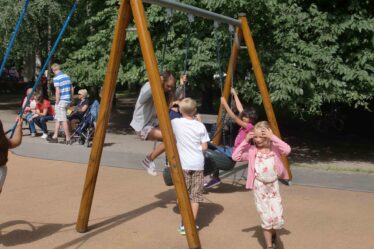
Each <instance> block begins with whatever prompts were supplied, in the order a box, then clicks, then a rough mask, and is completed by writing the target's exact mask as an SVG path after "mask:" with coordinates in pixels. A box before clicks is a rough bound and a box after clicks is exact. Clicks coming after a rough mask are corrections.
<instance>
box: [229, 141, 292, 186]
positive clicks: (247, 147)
mask: <svg viewBox="0 0 374 249" xmlns="http://www.w3.org/2000/svg"><path fill="white" fill-rule="evenodd" d="M271 150H272V151H273V152H274V155H275V168H276V170H277V174H278V178H280V179H285V180H288V179H289V175H288V172H287V170H286V168H285V167H284V165H283V162H282V160H281V155H288V154H289V153H290V152H291V147H290V146H289V145H288V144H287V143H285V142H283V141H282V140H281V139H279V138H278V137H277V136H275V135H273V136H272V137H271ZM256 153H257V148H256V146H254V145H251V144H249V143H248V142H247V141H246V140H244V141H243V142H242V143H241V144H240V145H239V146H238V147H237V148H236V149H235V150H234V151H233V153H232V159H233V160H234V161H248V176H247V184H246V188H247V189H252V188H253V183H254V180H255V158H256Z"/></svg>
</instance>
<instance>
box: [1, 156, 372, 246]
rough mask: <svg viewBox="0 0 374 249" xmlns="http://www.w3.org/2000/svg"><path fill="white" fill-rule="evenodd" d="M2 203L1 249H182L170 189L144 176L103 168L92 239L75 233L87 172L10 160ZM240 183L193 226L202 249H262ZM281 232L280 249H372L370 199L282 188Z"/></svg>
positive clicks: (215, 194) (213, 199) (211, 200)
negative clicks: (283, 210) (284, 221)
mask: <svg viewBox="0 0 374 249" xmlns="http://www.w3.org/2000/svg"><path fill="white" fill-rule="evenodd" d="M8 167H9V170H8V177H7V180H6V183H5V186H4V189H3V193H2V194H1V195H0V200H1V201H0V247H1V248H8V247H9V248H59V249H62V248H90V249H92V248H129V249H130V248H131V249H132V248H142V249H148V248H149V249H151V248H152V249H155V248H159V249H171V248H173V249H174V248H175V249H177V248H178V249H180V248H188V246H187V241H186V238H185V237H184V236H180V235H179V234H178V232H177V227H178V224H179V221H180V216H179V214H178V209H177V207H176V202H175V194H174V190H173V188H169V187H166V186H165V185H164V184H163V180H162V178H161V176H157V177H151V176H148V175H147V174H146V173H145V172H144V171H141V170H133V169H123V168H113V167H101V168H100V172H99V178H98V182H97V186H96V192H95V197H94V202H93V207H92V211H91V217H90V227H89V228H90V231H89V232H88V233H85V234H80V233H77V232H75V221H76V218H77V213H78V208H79V203H80V198H81V193H82V187H83V181H84V177H85V172H86V165H84V164H77V163H67V162H63V161H52V160H42V159H35V158H27V157H21V156H15V155H13V154H11V155H10V161H9V163H8ZM243 184H244V182H243V180H241V181H239V182H233V181H232V180H226V181H225V182H224V183H222V184H221V185H220V186H219V188H217V189H213V190H211V191H209V193H207V194H206V195H205V200H204V203H203V204H202V205H201V209H200V214H199V218H198V222H197V223H198V224H199V225H200V231H199V235H200V240H201V244H202V247H203V248H214V249H220V248H222V249H231V248H232V249H244V248H246V249H247V248H263V247H264V244H263V239H262V233H261V229H260V227H259V217H258V215H257V213H256V210H255V207H254V203H253V198H252V193H250V192H248V191H246V190H244V187H243ZM281 193H282V196H283V204H284V208H285V220H286V225H285V227H284V229H283V230H281V231H280V232H279V234H280V243H279V245H278V248H290V249H309V248H310V249H312V248H322V249H329V248H339V249H344V248H347V249H355V248H374V241H373V238H372V236H373V231H374V222H373V221H374V212H373V207H374V194H373V193H360V192H350V191H341V190H331V189H322V188H309V187H301V186H292V187H286V186H282V187H281Z"/></svg>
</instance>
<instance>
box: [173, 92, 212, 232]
mask: <svg viewBox="0 0 374 249" xmlns="http://www.w3.org/2000/svg"><path fill="white" fill-rule="evenodd" d="M179 111H180V113H181V114H182V118H175V119H173V120H172V121H171V125H172V127H173V132H174V135H175V139H176V142H177V149H178V153H179V157H180V161H181V165H182V169H183V174H184V179H185V181H186V187H187V190H188V193H189V196H190V200H191V208H192V213H193V216H194V218H195V220H196V217H197V213H198V210H199V203H200V202H202V201H203V188H204V154H203V153H204V151H206V150H207V149H208V142H209V140H210V139H209V136H208V132H207V130H206V128H205V126H204V124H203V123H201V122H200V121H198V120H196V101H195V100H193V99H191V98H185V99H182V100H181V101H180V103H179ZM178 231H179V233H180V234H181V235H185V234H186V232H185V229H184V226H183V224H181V225H180V226H179V229H178Z"/></svg>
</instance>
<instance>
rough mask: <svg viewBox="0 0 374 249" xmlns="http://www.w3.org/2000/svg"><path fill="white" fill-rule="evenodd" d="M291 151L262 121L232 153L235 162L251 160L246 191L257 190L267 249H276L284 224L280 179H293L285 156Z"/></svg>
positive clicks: (256, 194) (257, 201) (258, 207)
mask: <svg viewBox="0 0 374 249" xmlns="http://www.w3.org/2000/svg"><path fill="white" fill-rule="evenodd" d="M290 151H291V147H290V146H289V145H288V144H287V143H285V142H283V141H282V140H281V139H279V138H278V137H277V136H275V135H274V134H273V132H272V130H271V129H270V125H269V123H268V122H267V121H261V122H258V123H257V124H256V125H255V127H254V130H253V131H251V132H249V133H248V134H247V136H246V137H245V139H244V141H242V142H241V143H240V145H239V146H238V147H237V148H236V149H235V150H234V151H233V154H232V158H233V160H235V161H248V177H247V183H246V188H247V189H253V190H254V191H253V194H254V198H255V204H256V209H257V211H258V213H259V214H260V217H261V227H262V228H263V233H264V237H265V242H266V247H267V249H274V247H275V242H276V230H278V229H281V228H282V226H283V224H284V220H283V207H282V199H281V196H280V192H279V184H278V178H279V179H284V180H288V179H289V175H288V172H287V170H286V169H285V167H284V165H283V163H282V160H281V155H288V154H289V153H290Z"/></svg>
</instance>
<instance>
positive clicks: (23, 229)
mask: <svg viewBox="0 0 374 249" xmlns="http://www.w3.org/2000/svg"><path fill="white" fill-rule="evenodd" d="M71 225H73V224H43V225H41V226H35V225H33V224H32V223H30V222H27V221H24V220H15V221H8V222H5V223H3V224H1V225H0V245H3V246H18V245H22V244H28V243H31V242H33V241H36V240H40V239H43V238H45V237H48V236H50V235H52V234H54V233H57V232H58V231H60V230H61V229H63V228H65V227H69V226H71ZM12 227H16V229H14V230H11V231H10V232H5V233H4V232H3V231H4V230H10V229H11V228H12Z"/></svg>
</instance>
